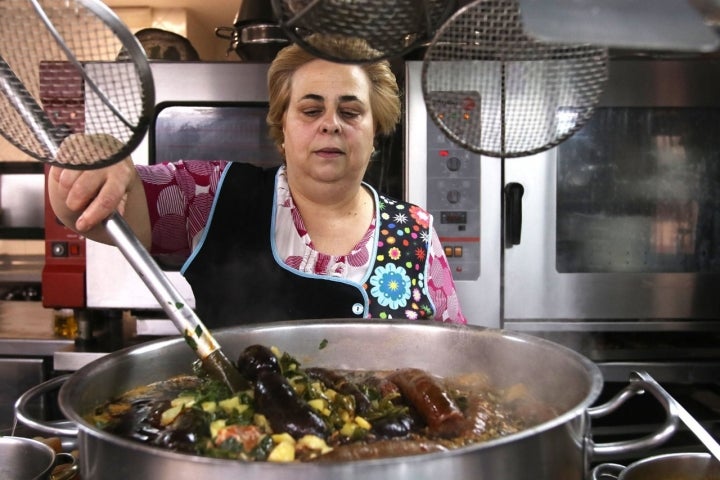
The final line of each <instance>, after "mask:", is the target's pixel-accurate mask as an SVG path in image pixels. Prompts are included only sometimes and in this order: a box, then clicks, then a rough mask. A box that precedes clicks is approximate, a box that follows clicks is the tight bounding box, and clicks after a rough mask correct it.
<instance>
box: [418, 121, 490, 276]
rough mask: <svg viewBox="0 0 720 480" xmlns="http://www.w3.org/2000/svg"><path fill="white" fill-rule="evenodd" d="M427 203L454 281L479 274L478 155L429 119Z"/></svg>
mask: <svg viewBox="0 0 720 480" xmlns="http://www.w3.org/2000/svg"><path fill="white" fill-rule="evenodd" d="M426 168H427V203H426V205H425V206H426V208H427V209H428V210H429V211H430V213H431V214H432V215H433V217H434V226H435V230H436V231H437V233H438V235H439V236H440V241H441V242H442V244H443V248H444V249H445V255H446V256H447V259H448V262H449V263H450V267H451V268H452V270H453V277H454V278H455V280H477V279H478V277H479V276H480V155H478V154H476V153H473V152H470V151H469V150H466V149H464V148H462V147H460V146H459V145H457V144H455V143H453V142H452V141H451V140H450V139H449V138H448V137H447V136H446V135H445V134H444V133H442V132H441V131H440V129H439V128H438V127H437V126H436V125H435V124H434V123H433V122H432V120H431V119H429V118H428V122H427V166H426Z"/></svg>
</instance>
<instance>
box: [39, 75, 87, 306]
mask: <svg viewBox="0 0 720 480" xmlns="http://www.w3.org/2000/svg"><path fill="white" fill-rule="evenodd" d="M84 97H85V95H84V91H83V81H82V78H81V77H80V75H79V73H77V71H76V70H75V69H74V68H68V65H67V64H66V63H64V62H45V63H42V64H41V65H40V98H41V100H42V102H43V106H44V107H45V109H46V111H47V112H48V113H49V114H50V115H51V120H52V122H53V123H54V124H55V126H62V127H63V128H67V129H69V130H70V131H72V132H81V131H83V130H84V128H85V114H84V111H85V108H84V103H85V100H84ZM48 170H49V166H48V165H46V166H45V266H44V268H43V272H42V291H43V298H42V303H43V306H44V307H47V308H63V307H69V308H84V307H85V305H86V297H85V237H83V236H81V235H78V234H77V233H75V232H74V231H72V230H71V229H69V228H67V227H65V226H64V225H63V224H62V223H60V221H59V220H58V219H57V217H56V216H55V214H54V213H53V210H52V208H51V207H50V202H49V199H48V195H47V173H48Z"/></svg>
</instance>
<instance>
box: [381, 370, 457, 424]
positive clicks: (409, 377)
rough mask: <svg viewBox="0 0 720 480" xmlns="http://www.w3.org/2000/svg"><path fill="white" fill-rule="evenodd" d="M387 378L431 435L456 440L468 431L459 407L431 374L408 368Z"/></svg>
mask: <svg viewBox="0 0 720 480" xmlns="http://www.w3.org/2000/svg"><path fill="white" fill-rule="evenodd" d="M388 379H389V380H390V381H391V382H393V383H394V384H396V385H397V386H398V388H399V389H400V392H401V393H402V394H403V396H404V397H405V398H406V399H407V400H408V401H409V402H410V404H412V406H413V407H415V409H416V410H417V411H418V413H419V414H420V416H421V417H422V418H423V419H424V420H425V422H427V425H428V429H429V432H430V433H431V434H433V435H437V436H439V437H445V438H450V437H457V436H459V435H461V434H462V433H463V431H464V430H466V428H467V422H466V420H465V416H464V415H463V413H462V411H461V410H460V408H459V407H458V406H457V404H456V403H455V402H454V401H453V399H452V398H450V396H449V395H448V394H447V392H445V391H444V390H443V389H442V387H441V386H440V384H439V383H438V382H436V381H435V379H434V378H433V377H431V376H430V375H429V374H428V373H426V372H424V371H423V370H420V369H417V368H405V369H400V370H396V371H395V372H393V373H391V374H390V376H389V377H388Z"/></svg>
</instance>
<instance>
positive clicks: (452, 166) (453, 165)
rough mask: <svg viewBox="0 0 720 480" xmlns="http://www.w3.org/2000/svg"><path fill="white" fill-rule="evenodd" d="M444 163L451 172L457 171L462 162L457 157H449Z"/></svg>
mask: <svg viewBox="0 0 720 480" xmlns="http://www.w3.org/2000/svg"><path fill="white" fill-rule="evenodd" d="M445 165H446V166H447V168H448V170H450V171H451V172H457V171H458V170H460V167H461V166H462V162H461V161H460V159H459V158H458V157H450V158H448V159H447V162H445Z"/></svg>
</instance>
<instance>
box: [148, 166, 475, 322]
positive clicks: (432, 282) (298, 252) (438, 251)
mask: <svg viewBox="0 0 720 480" xmlns="http://www.w3.org/2000/svg"><path fill="white" fill-rule="evenodd" d="M226 165H227V162H224V161H204V160H198V161H192V160H190V161H188V160H186V161H179V162H174V163H162V164H157V165H150V166H147V165H137V166H136V168H137V170H138V173H139V174H140V178H141V179H142V182H143V185H144V188H145V193H146V196H147V200H148V210H149V213H150V223H151V228H152V246H151V253H153V254H169V255H182V256H184V257H187V256H189V255H190V252H191V251H192V249H193V248H194V247H195V246H196V244H197V242H199V240H200V239H201V237H202V233H203V231H204V228H205V226H206V224H207V221H208V218H209V216H210V211H211V209H212V204H213V200H214V198H215V193H216V192H217V187H218V183H219V180H220V178H221V176H222V172H223V170H224V168H225V166H226ZM277 189H278V191H277V202H278V205H277V207H278V208H277V209H276V219H275V224H276V231H275V242H276V246H277V251H278V253H279V255H280V256H281V258H283V259H284V261H285V263H286V264H287V265H288V266H290V267H292V268H294V269H296V270H298V271H301V272H306V273H313V274H318V275H333V276H338V277H342V278H345V279H348V280H351V281H355V282H358V283H361V282H362V279H363V277H364V276H365V273H366V272H367V269H368V268H369V267H370V265H372V263H373V259H372V256H371V255H372V252H373V250H374V245H373V242H371V241H370V240H371V239H372V238H373V236H374V233H375V228H376V225H377V219H373V221H372V223H371V224H370V226H369V227H368V230H367V232H366V233H365V235H364V236H363V238H362V239H361V240H360V241H359V242H358V243H357V245H356V246H355V247H354V248H353V249H352V250H351V251H350V252H348V253H347V254H345V255H340V256H333V255H327V254H324V253H321V252H318V251H317V250H315V249H314V248H313V244H312V240H311V238H310V236H309V235H308V233H307V231H306V229H305V227H304V224H303V220H302V217H301V216H300V213H299V211H298V210H297V209H296V208H295V204H294V203H293V201H292V196H291V195H290V190H289V188H288V186H287V180H286V177H285V174H284V168H281V172H280V175H279V176H278V184H277ZM422 212H424V211H422ZM400 220H402V219H400ZM427 220H428V221H429V220H430V219H429V218H428V219H427ZM396 221H397V220H396ZM431 231H432V238H431V241H430V255H429V258H428V262H429V265H428V266H429V268H428V279H427V286H428V290H429V294H430V298H431V299H432V301H433V304H434V306H435V317H434V318H435V320H438V321H442V322H450V323H461V324H464V323H467V321H466V319H465V317H464V315H463V314H462V311H461V309H460V305H459V302H458V297H457V293H456V291H455V284H454V281H453V278H452V273H451V271H450V267H449V265H448V261H447V258H446V257H445V253H444V251H443V248H442V245H441V244H440V240H439V238H438V236H437V232H436V231H435V229H434V228H433V229H431ZM406 316H407V317H408V318H410V319H414V318H417V316H416V315H415V314H414V313H413V312H412V311H407V312H406Z"/></svg>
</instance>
